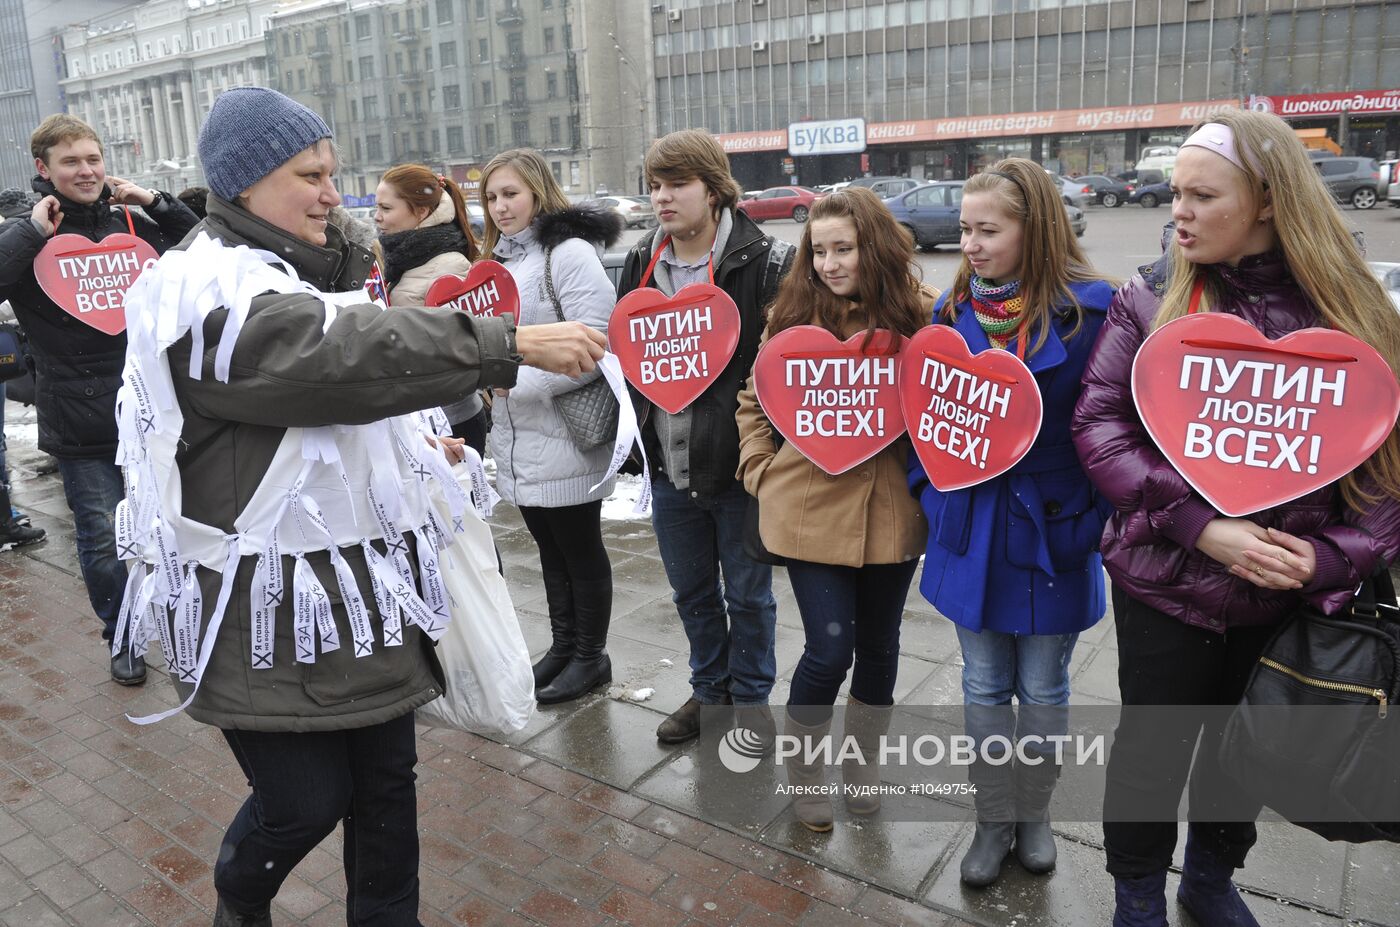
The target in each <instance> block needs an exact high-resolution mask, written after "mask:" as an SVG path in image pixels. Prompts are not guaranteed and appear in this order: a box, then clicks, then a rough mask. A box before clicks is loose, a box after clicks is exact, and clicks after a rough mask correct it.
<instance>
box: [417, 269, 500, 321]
mask: <svg viewBox="0 0 1400 927" xmlns="http://www.w3.org/2000/svg"><path fill="white" fill-rule="evenodd" d="M423 301H424V302H425V303H426V304H427V305H429V306H442V307H443V308H445V309H461V310H462V311H463V312H470V313H471V314H472V315H510V316H518V315H519V313H520V291H519V290H518V289H517V288H516V286H515V278H514V277H512V276H511V274H510V271H508V270H506V269H505V267H504V266H503V265H502V264H499V263H497V262H496V261H477V262H476V263H475V264H473V265H472V266H471V269H470V270H468V271H467V275H466V276H465V277H458V276H457V275H456V274H447V275H446V276H444V277H438V278H437V279H436V280H434V281H433V282H432V285H431V286H429V287H428V295H427V296H426V297H425V298H424V300H423Z"/></svg>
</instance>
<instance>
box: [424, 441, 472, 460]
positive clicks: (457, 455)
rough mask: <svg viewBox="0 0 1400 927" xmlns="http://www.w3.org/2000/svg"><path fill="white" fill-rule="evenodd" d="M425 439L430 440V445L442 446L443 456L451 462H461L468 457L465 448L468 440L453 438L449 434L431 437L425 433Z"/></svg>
mask: <svg viewBox="0 0 1400 927" xmlns="http://www.w3.org/2000/svg"><path fill="white" fill-rule="evenodd" d="M423 440H424V441H427V442H428V446H429V447H440V448H442V456H443V457H446V458H447V462H448V463H450V464H459V463H461V462H462V461H464V460H466V459H467V452H466V451H465V450H464V449H463V448H464V447H465V446H466V443H467V442H466V441H465V440H464V439H462V438H452V437H448V436H447V435H443V436H441V437H437V438H430V437H428V436H427V435H424V436H423Z"/></svg>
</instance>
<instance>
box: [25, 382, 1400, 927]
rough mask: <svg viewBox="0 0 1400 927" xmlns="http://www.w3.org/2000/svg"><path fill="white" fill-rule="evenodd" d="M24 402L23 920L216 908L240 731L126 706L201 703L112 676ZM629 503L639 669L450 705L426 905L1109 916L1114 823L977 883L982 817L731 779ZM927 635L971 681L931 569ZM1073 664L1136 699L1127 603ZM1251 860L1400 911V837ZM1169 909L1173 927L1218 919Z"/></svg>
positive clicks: (1280, 895) (786, 652)
mask: <svg viewBox="0 0 1400 927" xmlns="http://www.w3.org/2000/svg"><path fill="white" fill-rule="evenodd" d="M6 411H7V416H9V421H10V427H9V428H8V429H7V431H8V432H9V433H10V434H11V441H10V452H11V466H12V468H13V471H14V472H13V474H12V476H13V478H14V483H15V488H14V493H15V498H16V501H17V504H19V505H20V506H21V508H23V509H25V510H26V511H28V512H30V513H31V514H32V516H33V519H34V522H35V524H38V525H40V526H42V527H44V528H46V529H48V531H49V532H50V540H49V541H48V542H46V543H45V544H42V545H36V546H33V547H30V548H25V549H23V550H14V551H9V552H5V553H0V924H81V925H87V924H92V925H99V924H100V925H104V927H105V925H109V924H158V925H161V927H166V925H178V924H185V923H189V924H200V923H203V924H207V923H209V917H210V915H209V912H210V910H211V908H212V904H213V900H214V894H213V885H212V873H211V869H210V865H211V863H212V860H213V859H214V857H215V853H216V850H217V846H218V840H219V837H220V835H221V833H222V827H223V826H224V824H226V823H227V821H228V820H229V819H230V818H231V816H232V814H233V812H234V811H235V810H236V809H237V807H238V805H239V803H240V802H241V801H242V799H243V797H244V795H246V791H247V790H246V785H245V784H244V783H243V782H242V781H241V780H240V777H239V775H238V771H237V767H236V765H235V764H234V762H233V760H232V758H231V756H230V755H229V754H228V752H227V749H226V748H225V747H224V744H223V741H222V739H221V738H220V737H219V735H218V733H217V732H216V731H213V730H211V729H209V728H206V727H203V726H202V725H199V724H196V723H195V722H193V721H191V720H190V719H188V718H185V717H183V716H182V717H177V718H173V719H171V720H169V721H167V722H164V723H162V724H160V725H158V726H156V727H154V728H146V729H138V728H136V727H135V726H134V725H131V724H130V723H128V722H127V721H126V720H125V718H124V717H123V716H124V714H125V713H126V712H128V711H130V712H138V713H139V712H144V711H146V710H150V709H154V708H156V707H165V706H166V705H168V704H173V701H172V695H173V693H172V690H171V689H170V688H169V686H168V684H167V683H166V681H165V680H164V679H163V678H160V675H159V674H157V673H154V672H153V673H152V679H151V680H150V681H149V682H148V683H147V685H146V687H145V688H144V689H137V690H125V689H121V688H120V687H117V686H115V685H113V684H111V683H110V681H108V680H106V678H105V676H106V673H105V662H104V659H103V654H102V651H101V648H100V643H99V640H98V635H97V630H96V627H95V621H94V620H93V619H92V617H91V612H90V609H89V607H88V605H87V603H86V598H85V594H84V592H83V588H82V584H81V580H80V579H79V578H78V575H77V566H76V555H75V553H74V551H73V542H72V528H71V521H70V518H69V515H68V512H67V508H66V504H65V502H64V499H63V493H62V488H61V485H60V482H59V480H58V477H57V476H56V475H44V476H37V475H35V472H34V470H35V467H36V465H37V464H38V463H39V456H38V455H37V454H36V453H35V452H34V450H33V448H32V421H33V411H32V409H26V408H24V407H20V406H17V405H15V404H13V403H10V404H9V405H8V408H7V410H6ZM26 422H28V423H31V424H26ZM492 522H493V532H494V535H495V538H496V542H497V544H498V546H499V548H500V552H501V557H502V560H503V563H504V566H505V572H506V577H507V580H508V583H509V585H510V589H511V593H512V596H513V599H514V603H515V606H516V609H517V614H518V616H519V618H520V622H521V626H522V628H523V629H524V633H525V637H526V641H527V642H528V644H529V645H530V648H531V652H532V653H534V654H538V653H539V652H542V651H543V650H544V649H545V648H546V647H547V646H548V622H547V619H546V617H545V613H546V609H545V603H544V590H543V587H542V586H541V583H540V577H539V568H538V560H537V554H536V551H535V548H534V545H533V542H532V541H531V539H530V537H529V534H528V532H527V531H526V530H525V528H524V526H523V523H522V522H521V520H520V518H519V516H518V513H516V512H515V511H514V510H513V509H512V508H510V507H509V506H505V505H502V506H501V507H500V508H499V509H498V511H497V514H496V516H495V517H494V518H493V519H492ZM604 527H605V535H606V537H607V541H608V548H609V551H610V553H611V555H612V561H613V569H614V578H615V584H616V597H615V605H614V618H613V625H612V631H611V636H610V639H609V644H608V650H609V653H610V654H611V657H612V661H613V674H614V684H613V686H612V687H611V688H610V689H608V690H607V691H600V692H599V693H596V694H595V695H593V696H590V697H588V698H586V699H582V700H580V701H579V702H576V703H572V704H568V705H561V706H552V707H547V708H542V709H540V710H539V711H538V712H537V713H536V715H535V717H534V718H533V719H532V720H531V722H530V724H529V725H528V726H527V727H526V728H525V729H524V730H523V731H521V732H518V733H516V734H514V735H511V736H509V737H502V738H497V739H496V740H492V739H488V738H483V737H479V736H476V735H471V734H465V733H461V732H453V731H442V730H428V729H426V728H425V729H423V736H422V737H421V738H420V741H419V746H420V765H419V782H420V788H419V810H420V819H421V821H422V833H423V906H424V915H423V917H424V922H425V923H427V924H448V923H452V924H528V923H540V924H585V925H592V924H606V923H622V924H639V925H640V924H653V923H654V924H691V923H694V924H701V923H704V924H716V925H722V924H765V925H769V924H771V925H777V924H789V923H800V924H814V925H828V924H830V925H842V924H857V923H864V924H872V925H878V924H890V925H893V924H900V925H903V924H927V925H936V927H955V925H984V927H1002V925H1018V927H1030V925H1035V927H1040V925H1045V927H1051V925H1075V927H1080V925H1107V924H1108V922H1109V921H1110V919H1111V916H1112V907H1111V898H1112V882H1111V879H1110V878H1109V877H1108V875H1107V874H1106V873H1105V872H1104V869H1103V865H1104V857H1103V851H1102V848H1101V834H1100V831H1099V827H1098V825H1095V824H1086V823H1068V824H1063V825H1060V826H1059V827H1058V830H1059V833H1060V840H1059V846H1060V861H1059V867H1058V869H1057V871H1056V872H1055V873H1054V874H1053V875H1050V876H1032V875H1029V874H1027V873H1026V872H1024V871H1023V870H1022V869H1021V868H1020V867H1019V865H1018V864H1017V863H1016V862H1015V861H1014V859H1009V860H1008V861H1007V864H1006V867H1005V869H1004V875H1003V878H1002V880H1001V882H999V883H998V884H997V885H996V886H995V887H993V888H991V889H988V890H983V891H976V890H970V889H966V888H964V887H962V886H961V884H960V883H959V881H958V871H957V863H958V859H959V858H960V856H961V854H962V852H963V850H964V848H965V845H966V843H967V841H968V840H969V839H970V837H971V825H970V824H969V823H967V822H966V821H958V820H938V821H921V820H917V819H916V818H917V815H912V814H904V815H901V814H899V813H898V805H890V806H888V807H887V809H886V812H882V813H881V814H878V815H876V816H874V817H872V818H867V819H863V820H859V821H853V820H851V817H850V816H849V815H847V814H846V813H845V812H844V809H841V810H838V814H837V823H836V827H835V829H834V831H833V832H832V833H830V834H827V835H818V834H812V833H810V832H808V831H806V830H805V829H804V828H802V827H801V826H799V825H798V824H797V823H796V820H795V818H793V816H792V811H791V809H790V808H789V807H787V804H786V799H784V798H782V797H778V796H770V797H769V798H763V797H762V794H761V793H763V792H764V791H765V790H768V789H770V787H771V782H770V781H768V780H767V779H765V778H763V777H761V776H760V777H757V778H755V779H753V780H746V781H752V783H753V784H752V785H751V786H746V789H745V791H748V792H750V794H740V793H739V792H735V791H731V790H729V789H714V788H710V789H707V788H705V787H704V783H705V781H706V778H707V773H706V770H707V769H709V770H713V769H714V768H715V764H716V762H717V760H716V754H715V752H714V749H713V743H712V742H711V741H708V740H705V739H702V740H701V741H696V742H692V743H691V744H688V745H682V746H679V747H667V746H664V745H662V744H660V743H658V742H657V740H656V738H655V736H654V731H655V728H656V725H657V724H658V723H659V722H660V721H661V720H662V718H664V717H665V715H666V714H667V713H668V712H669V711H671V710H673V709H674V708H675V707H677V706H679V705H680V704H681V702H683V701H684V700H685V698H686V697H688V695H689V685H688V676H689V671H688V668H687V648H686V640H685V636H684V634H683V632H682V630H681V627H680V623H679V620H678V619H677V617H676V614H675V609H674V606H673V605H672V604H671V601H670V589H669V587H668V586H667V584H666V580H665V575H664V573H663V571H662V567H661V562H660V559H659V556H658V554H657V551H656V546H655V542H654V540H653V537H652V532H651V528H650V525H649V523H648V522H647V521H645V520H644V519H635V520H610V521H608V522H607V523H606V524H605V526H604ZM774 592H775V595H776V597H777V599H778V623H779V624H778V635H777V653H778V675H779V679H778V684H777V687H776V689H775V690H774V692H773V702H774V704H781V703H783V702H784V701H785V700H786V698H787V690H788V686H789V684H790V681H791V678H792V671H793V668H794V666H795V664H796V662H797V659H798V656H799V655H800V653H801V647H802V631H801V624H800V621H799V620H798V615H797V610H796V606H795V604H794V601H793V598H792V593H791V590H790V589H789V587H788V584H787V580H786V576H785V575H784V573H783V571H782V570H776V571H775V581H774ZM901 643H902V653H901V657H900V667H899V684H898V689H897V692H896V700H897V701H899V702H901V703H905V704H922V705H946V704H956V703H957V702H958V701H960V688H959V674H960V664H959V660H958V647H957V639H956V636H955V634H954V633H953V631H952V626H951V625H950V624H949V623H948V622H947V621H946V620H945V619H943V618H941V617H939V616H938V615H937V614H936V613H934V612H933V611H932V609H931V608H929V607H928V606H927V605H926V604H925V603H924V602H923V601H922V600H921V599H919V598H918V596H917V591H915V593H914V594H913V595H911V599H910V602H909V606H908V610H907V613H906V619H905V623H904V626H903V630H902V641H901ZM1072 673H1073V680H1074V682H1073V689H1074V699H1075V701H1076V702H1078V703H1082V704H1102V705H1109V704H1112V703H1114V702H1115V701H1116V698H1117V652H1116V645H1115V641H1114V635H1113V629H1112V622H1111V620H1105V621H1104V622H1101V623H1100V624H1099V625H1098V626H1096V627H1095V628H1093V629H1091V630H1090V631H1088V632H1086V633H1085V634H1084V635H1083V636H1082V637H1081V640H1080V643H1079V646H1078V648H1077V650H1076V652H1075V656H1074V660H1073V663H1072ZM647 690H651V691H650V692H648V691H647ZM739 804H742V805H743V807H744V808H745V809H746V810H745V812H744V815H743V816H742V820H737V822H736V819H737V816H736V814H735V806H736V805H739ZM754 808H758V809H759V811H758V813H754V812H753V810H752V809H754ZM886 818H888V819H886ZM895 818H899V819H898V820H896V819H895ZM339 853H340V844H339V837H338V836H337V835H332V837H330V838H328V839H327V840H326V841H325V843H324V844H323V845H322V846H321V847H319V848H317V850H315V851H314V852H313V853H312V854H311V856H309V857H308V858H307V860H306V861H305V862H304V863H303V864H302V866H300V867H299V868H298V869H297V871H296V872H295V873H294V874H293V875H292V877H291V878H290V879H289V881H288V883H287V885H286V887H285V888H284V890H283V893H282V894H281V895H280V896H279V899H278V906H277V908H276V912H275V913H276V914H277V915H278V923H305V924H331V923H344V922H345V915H344V905H343V902H342V901H341V900H339V899H341V898H343V893H344V879H343V876H342V874H341V867H340V862H339ZM1177 861H1178V863H1179V862H1180V847H1178V860H1177ZM1175 879H1176V876H1175V874H1173V876H1172V877H1171V881H1170V882H1169V889H1171V888H1172V887H1173V886H1174V884H1175ZM1237 881H1238V882H1239V883H1240V884H1241V886H1242V887H1243V888H1244V889H1245V890H1246V892H1247V897H1248V900H1249V904H1250V906H1251V908H1252V909H1253V910H1254V912H1255V913H1256V916H1257V917H1258V918H1259V921H1260V923H1262V924H1266V925H1279V927H1303V925H1328V927H1341V925H1343V924H1358V925H1359V924H1368V925H1388V927H1400V848H1396V847H1393V846H1377V845H1370V846H1349V845H1346V844H1329V843H1327V842H1326V841H1323V840H1321V839H1320V838H1317V837H1314V836H1312V835H1311V834H1309V833H1307V832H1305V831H1302V830H1300V829H1298V828H1294V827H1292V826H1290V825H1288V824H1286V823H1282V822H1263V823H1261V824H1260V840H1259V843H1258V845H1257V846H1256V848H1255V850H1254V851H1253V853H1252V854H1251V856H1250V860H1249V865H1248V867H1247V868H1246V869H1244V870H1242V871H1241V872H1240V873H1238V879H1237ZM1169 910H1170V916H1171V923H1172V924H1173V925H1181V927H1186V925H1191V924H1193V923H1194V921H1193V920H1192V919H1191V918H1190V917H1189V916H1188V915H1186V914H1185V913H1184V912H1183V911H1181V910H1180V909H1179V908H1178V907H1177V906H1176V905H1175V904H1174V903H1173V904H1172V905H1170V906H1169Z"/></svg>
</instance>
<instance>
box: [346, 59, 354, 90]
mask: <svg viewBox="0 0 1400 927" xmlns="http://www.w3.org/2000/svg"><path fill="white" fill-rule="evenodd" d="M345 82H346V83H347V84H351V83H354V82H355V62H353V61H351V60H350V59H349V58H346V59H345Z"/></svg>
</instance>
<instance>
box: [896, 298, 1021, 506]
mask: <svg viewBox="0 0 1400 927" xmlns="http://www.w3.org/2000/svg"><path fill="white" fill-rule="evenodd" d="M899 399H900V405H901V407H902V409H903V412H904V421H905V424H906V425H907V426H908V428H909V438H910V440H912V441H913V442H914V451H915V452H916V453H917V454H918V455H919V461H920V462H921V463H922V464H923V465H924V471H925V472H926V473H927V474H928V478H929V482H930V483H932V484H933V485H934V486H935V487H936V488H938V489H940V490H942V491H943V492H950V491H952V490H954V489H965V488H967V487H968V486H975V485H977V484H978V483H985V482H986V481H987V480H990V479H993V478H995V477H998V476H1000V475H1001V474H1003V473H1005V472H1006V471H1007V470H1010V469H1011V468H1012V467H1014V466H1015V465H1016V464H1017V463H1018V462H1019V461H1020V460H1021V458H1022V457H1025V456H1026V453H1027V452H1028V451H1030V449H1031V445H1033V444H1035V439H1036V435H1038V434H1039V433H1040V420H1041V413H1042V406H1041V398H1040V385H1039V384H1037V383H1036V381H1035V374H1033V373H1031V371H1030V368H1028V367H1027V366H1026V365H1025V364H1024V363H1023V362H1022V361H1021V360H1020V359H1019V358H1017V357H1016V355H1014V354H1011V353H1009V352H1007V351H998V350H989V351H983V352H982V353H981V354H973V353H972V352H971V351H969V350H968V347H967V342H966V341H964V340H963V336H962V335H961V334H960V333H959V332H958V331H957V329H954V328H950V327H949V326H947V325H930V326H928V327H927V328H924V329H922V330H920V331H919V332H918V334H916V335H914V337H913V338H910V339H909V344H908V346H907V347H906V348H905V349H904V362H903V364H902V365H901V367H900V373H899Z"/></svg>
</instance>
